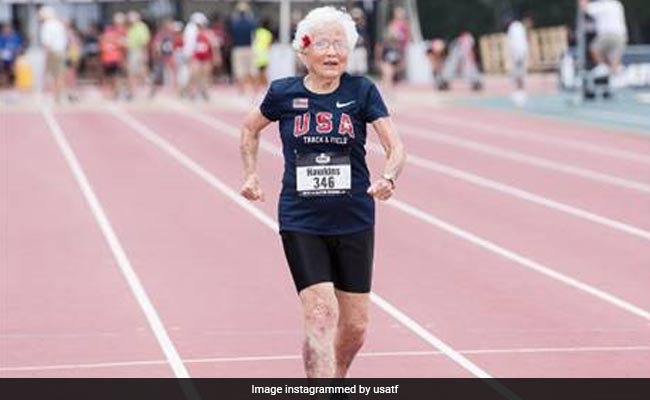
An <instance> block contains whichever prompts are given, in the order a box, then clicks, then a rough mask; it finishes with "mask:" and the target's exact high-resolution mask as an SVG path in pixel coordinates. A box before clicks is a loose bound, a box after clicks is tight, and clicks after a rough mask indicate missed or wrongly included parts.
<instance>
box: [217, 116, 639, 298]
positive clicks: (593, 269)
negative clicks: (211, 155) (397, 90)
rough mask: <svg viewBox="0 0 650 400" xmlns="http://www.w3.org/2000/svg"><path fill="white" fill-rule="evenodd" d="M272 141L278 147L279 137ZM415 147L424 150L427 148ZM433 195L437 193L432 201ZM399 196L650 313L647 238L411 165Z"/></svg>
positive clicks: (378, 159) (373, 156) (229, 118)
mask: <svg viewBox="0 0 650 400" xmlns="http://www.w3.org/2000/svg"><path fill="white" fill-rule="evenodd" d="M222 118H223V120H224V121H226V122H229V123H230V124H231V125H232V124H235V123H236V122H237V116H236V114H231V113H228V114H226V115H223V116H222ZM266 137H267V138H268V139H269V141H270V142H273V143H274V144H276V145H278V142H277V136H276V135H272V134H271V135H267V136H266ZM407 148H409V147H407ZM411 148H413V149H415V150H414V151H419V150H420V149H421V146H420V147H410V148H409V149H411ZM369 159H370V160H371V162H373V163H374V164H375V166H376V168H375V170H378V169H379V168H381V166H380V164H381V162H382V161H381V159H382V157H378V156H377V155H376V154H371V156H370V158H369ZM522 176H524V175H523V173H522ZM431 193H436V194H437V195H436V196H435V197H434V198H432V197H431ZM399 196H400V199H404V200H406V201H407V202H408V203H411V204H413V205H415V206H417V207H419V208H420V209H422V210H425V211H429V212H431V213H432V214H433V215H436V216H440V217H442V218H443V219H445V220H448V221H450V222H451V223H453V224H455V225H456V226H460V227H467V228H468V229H469V230H470V231H471V232H472V233H475V234H478V235H479V236H482V237H484V238H489V239H492V240H493V241H496V243H498V244H501V245H504V246H505V247H506V248H509V249H513V250H515V251H517V252H519V253H521V254H524V255H526V256H529V257H531V258H532V259H533V260H537V261H541V262H542V263H543V264H546V265H549V266H551V268H554V269H557V270H559V271H561V272H564V273H568V274H569V275H571V276H576V277H578V278H579V279H582V280H583V281H586V282H589V283H591V284H592V285H593V286H596V287H599V288H601V289H605V290H608V291H611V292H612V293H614V294H616V295H618V296H619V297H622V298H625V299H627V300H629V301H632V303H636V304H637V305H640V306H641V307H645V308H646V309H650V295H648V293H647V290H646V287H645V285H644V282H646V281H648V280H650V272H648V270H647V268H645V262H646V260H648V259H649V258H650V248H649V247H648V245H647V241H646V240H643V239H640V238H637V237H634V236H629V235H628V234H625V233H621V232H618V231H615V230H613V229H610V228H607V227H603V226H599V225H595V224H593V223H591V222H588V221H584V220H580V219H577V218H574V217H572V216H568V215H566V214H563V213H559V212H557V211H554V210H550V209H546V208H544V207H539V206H538V205H535V204H531V203H528V202H523V201H520V200H518V199H516V198H513V197H511V196H505V195H503V194H500V193H497V192H494V191H490V190H485V189H483V188H481V187H477V186H475V185H468V184H466V183H465V182H462V181H458V180H456V179H450V178H449V177H446V176H441V175H439V174H435V173H431V172H429V171H426V170H423V169H421V168H417V167H415V166H411V165H409V167H408V173H407V174H405V175H404V178H402V179H400V191H399ZM432 200H434V201H432ZM631 276H634V277H638V278H640V279H630V277H631Z"/></svg>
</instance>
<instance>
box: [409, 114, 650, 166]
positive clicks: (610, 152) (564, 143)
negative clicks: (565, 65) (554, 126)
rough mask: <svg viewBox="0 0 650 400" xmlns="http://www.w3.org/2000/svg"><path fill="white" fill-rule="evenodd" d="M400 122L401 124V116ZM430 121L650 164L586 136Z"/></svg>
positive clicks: (649, 160) (450, 120)
mask: <svg viewBox="0 0 650 400" xmlns="http://www.w3.org/2000/svg"><path fill="white" fill-rule="evenodd" d="M399 120H400V124H401V120H402V119H401V118H400V119H399ZM427 120H428V121H430V122H434V123H435V122H441V121H442V122H443V123H448V124H451V125H455V126H462V127H465V128H470V129H473V131H472V133H478V134H482V135H485V134H492V135H497V136H504V137H508V138H512V139H518V140H527V141H530V142H537V143H545V144H551V145H554V146H557V147H566V148H570V149H573V150H578V151H582V152H586V153H593V154H598V155H603V156H607V157H613V158H620V159H623V160H628V161H634V162H639V163H643V164H650V157H649V156H647V155H644V154H640V153H636V152H632V151H626V150H617V149H612V148H609V147H605V146H599V145H596V144H593V143H589V142H588V139H589V138H585V140H584V141H582V140H574V139H566V138H556V137H552V136H549V134H542V133H535V132H530V131H527V130H526V131H525V130H524V129H514V128H507V127H498V128H497V127H494V126H492V125H488V124H480V123H476V122H472V121H468V120H464V119H459V118H454V117H450V116H448V115H440V114H438V113H436V115H435V116H432V117H431V118H427Z"/></svg>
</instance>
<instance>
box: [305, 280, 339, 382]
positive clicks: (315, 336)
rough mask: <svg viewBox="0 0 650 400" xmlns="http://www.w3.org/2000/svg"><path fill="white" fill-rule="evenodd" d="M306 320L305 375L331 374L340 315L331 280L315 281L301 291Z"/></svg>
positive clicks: (326, 375) (322, 375)
mask: <svg viewBox="0 0 650 400" xmlns="http://www.w3.org/2000/svg"><path fill="white" fill-rule="evenodd" d="M300 300H301V302H302V309H303V314H304V321H305V341H304V344H303V360H304V363H305V373H306V374H307V377H308V378H331V377H333V376H334V373H335V370H336V366H335V358H334V357H335V355H334V335H335V333H336V324H337V321H338V318H339V315H338V305H337V301H336V296H335V295H334V286H333V285H332V283H331V282H325V283H318V284H315V285H312V286H309V287H308V288H305V289H303V290H302V291H301V292H300Z"/></svg>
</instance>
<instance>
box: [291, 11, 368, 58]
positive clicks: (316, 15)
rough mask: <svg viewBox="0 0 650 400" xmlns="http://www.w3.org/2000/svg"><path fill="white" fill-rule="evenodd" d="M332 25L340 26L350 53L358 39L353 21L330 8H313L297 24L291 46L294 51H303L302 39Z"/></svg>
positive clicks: (346, 14) (345, 14) (342, 12)
mask: <svg viewBox="0 0 650 400" xmlns="http://www.w3.org/2000/svg"><path fill="white" fill-rule="evenodd" d="M332 23H337V24H339V25H341V27H342V28H343V31H344V32H345V36H346V38H347V40H348V49H349V50H350V51H352V49H354V46H355V45H356V44H357V40H358V39H359V33H358V32H357V27H356V25H355V23H354V20H353V19H352V17H351V16H350V14H348V13H347V12H345V11H344V10H337V9H336V8H334V7H332V6H326V7H318V8H314V9H313V10H311V11H310V12H309V14H307V15H306V16H305V18H303V19H302V21H300V22H299V23H298V27H297V28H296V36H295V37H294V38H293V43H292V46H293V48H294V49H295V50H296V51H302V50H304V49H305V46H304V41H303V37H304V36H305V35H311V34H312V33H313V31H314V30H315V29H318V28H322V27H326V26H331V24H332Z"/></svg>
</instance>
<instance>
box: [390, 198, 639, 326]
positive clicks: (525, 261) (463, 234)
mask: <svg viewBox="0 0 650 400" xmlns="http://www.w3.org/2000/svg"><path fill="white" fill-rule="evenodd" d="M387 203H388V204H389V205H391V206H393V207H395V208H397V209H399V210H401V211H403V212H405V213H407V214H409V215H411V216H413V217H415V218H416V219H419V220H420V221H422V222H426V223H427V224H429V225H433V226H435V227H437V228H439V229H441V230H444V231H446V232H448V233H450V234H452V235H454V236H457V237H459V238H461V239H463V240H465V241H467V242H470V243H472V244H474V245H476V246H478V247H481V248H483V249H485V250H487V251H489V252H492V253H494V254H497V255H499V256H501V257H504V258H506V259H508V260H510V261H513V262H515V263H517V264H519V265H521V266H522V267H525V268H528V269H530V270H532V271H536V272H539V273H540V274H542V275H545V276H547V277H549V278H551V279H554V280H556V281H558V282H562V283H564V284H566V285H568V286H571V287H573V288H575V289H578V290H580V291H582V292H585V293H588V294H590V295H592V296H594V297H596V298H599V299H601V300H603V301H605V302H607V303H609V304H611V305H613V306H616V307H618V308H620V309H623V310H625V311H628V312H630V313H632V314H635V315H637V316H639V317H641V318H643V319H645V320H648V321H650V312H648V311H646V310H644V309H643V308H641V307H639V306H636V305H634V304H632V303H630V302H627V301H625V300H623V299H621V298H619V297H616V296H614V295H612V294H609V293H607V292H605V291H603V290H600V289H598V288H596V287H594V286H591V285H588V284H586V283H584V282H581V281H579V280H577V279H575V278H573V277H571V276H569V275H565V274H563V273H561V272H558V271H556V270H554V269H551V268H549V267H546V266H544V265H542V264H540V263H538V262H535V261H533V260H531V259H529V258H527V257H524V256H522V255H521V254H518V253H516V252H514V251H510V250H508V249H506V248H504V247H501V246H499V245H497V244H495V243H492V242H490V241H488V240H486V239H483V238H481V237H479V236H477V235H474V234H473V233H470V232H468V231H465V230H463V229H460V228H458V227H456V226H454V225H452V224H450V223H448V222H445V221H443V220H441V219H438V218H436V217H434V216H433V215H431V214H429V213H427V212H424V211H422V210H420V209H418V208H416V207H414V206H412V205H410V204H407V203H404V202H402V201H399V200H395V199H393V200H389V201H388V202H387Z"/></svg>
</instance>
